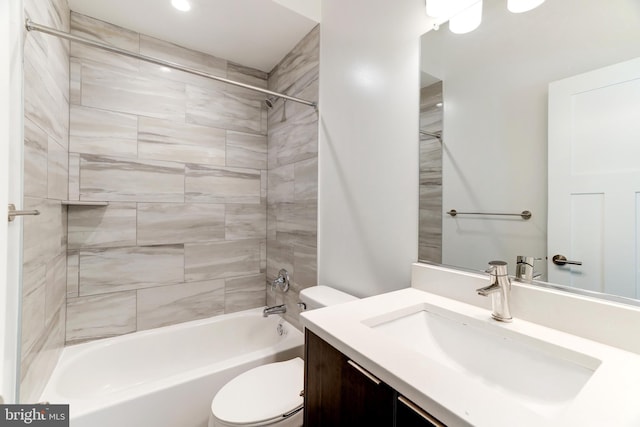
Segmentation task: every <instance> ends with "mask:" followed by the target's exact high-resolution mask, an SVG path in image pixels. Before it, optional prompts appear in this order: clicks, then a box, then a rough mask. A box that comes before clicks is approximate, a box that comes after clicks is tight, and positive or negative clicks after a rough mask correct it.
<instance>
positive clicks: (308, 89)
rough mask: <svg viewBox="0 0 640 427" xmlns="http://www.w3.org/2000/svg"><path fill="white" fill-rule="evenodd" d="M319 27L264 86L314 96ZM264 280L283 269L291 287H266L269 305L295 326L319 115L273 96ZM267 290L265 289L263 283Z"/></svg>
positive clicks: (312, 250) (312, 256)
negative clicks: (284, 309)
mask: <svg viewBox="0 0 640 427" xmlns="http://www.w3.org/2000/svg"><path fill="white" fill-rule="evenodd" d="M319 51H320V27H319V26H316V27H315V28H314V29H313V30H312V31H311V32H310V33H309V34H308V35H307V36H306V37H304V38H303V39H302V40H301V41H300V43H298V45H297V46H296V47H295V48H294V49H293V50H292V51H291V52H290V53H289V54H288V55H287V56H286V57H285V58H284V59H283V60H282V61H281V62H280V64H278V65H277V66H276V67H275V68H274V70H273V71H272V72H271V73H270V76H269V89H271V90H273V91H277V92H284V93H287V94H288V95H292V96H296V97H299V98H303V99H307V100H310V101H315V102H317V101H318V75H319V74H318V73H319V58H320V53H319ZM268 129H269V150H268V152H269V155H268V181H269V184H268V197H267V280H268V282H271V281H273V280H274V279H275V278H276V276H277V274H278V271H279V270H280V269H281V268H285V269H286V270H287V271H288V272H289V275H290V280H291V289H290V290H289V291H288V292H287V294H286V295H283V294H282V293H280V292H276V293H274V292H271V291H270V290H268V291H267V302H268V303H269V304H270V305H273V304H276V303H277V304H282V303H283V302H284V303H286V304H287V312H286V313H285V315H284V317H285V318H286V319H287V320H289V321H290V322H292V323H293V324H294V325H296V326H298V327H299V316H298V314H299V309H298V306H297V303H298V301H299V292H300V290H301V289H304V288H307V287H309V286H315V285H317V215H318V114H317V112H316V111H315V109H313V108H311V107H308V106H306V105H302V104H297V103H293V102H284V101H283V100H278V101H277V102H276V104H275V106H274V108H273V109H272V110H271V111H270V112H269V127H268ZM268 289H269V288H268Z"/></svg>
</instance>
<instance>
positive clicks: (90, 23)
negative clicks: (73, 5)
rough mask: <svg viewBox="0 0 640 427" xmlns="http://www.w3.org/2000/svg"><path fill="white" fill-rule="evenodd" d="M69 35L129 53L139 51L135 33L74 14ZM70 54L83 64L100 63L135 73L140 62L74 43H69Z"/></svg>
mask: <svg viewBox="0 0 640 427" xmlns="http://www.w3.org/2000/svg"><path fill="white" fill-rule="evenodd" d="M71 34H73V35H77V36H79V37H83V38H86V39H89V40H93V41H97V42H100V43H104V44H109V45H112V46H115V47H119V48H121V49H125V50H128V51H131V52H138V51H139V49H140V39H139V36H138V34H137V33H135V32H133V31H130V30H127V29H124V28H122V27H118V26H116V25H113V24H109V23H107V22H104V21H100V20H97V19H94V18H91V17H88V16H86V15H82V14H79V13H76V12H72V13H71ZM70 54H71V57H73V58H82V61H83V62H94V63H100V64H105V65H109V66H112V67H119V68H123V69H128V70H131V71H137V70H138V67H139V62H140V61H139V60H137V59H133V58H128V57H126V56H123V55H118V54H115V53H110V52H107V51H105V50H102V49H96V48H94V47H90V46H86V45H83V44H80V43H74V42H71V45H70Z"/></svg>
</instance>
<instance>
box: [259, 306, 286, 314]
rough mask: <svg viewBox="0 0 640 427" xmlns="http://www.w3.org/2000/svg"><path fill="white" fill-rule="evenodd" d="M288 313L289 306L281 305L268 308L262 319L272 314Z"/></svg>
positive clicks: (263, 311)
mask: <svg viewBox="0 0 640 427" xmlns="http://www.w3.org/2000/svg"><path fill="white" fill-rule="evenodd" d="M286 312H287V306H286V305H284V304H281V305H274V306H273V307H267V308H265V309H264V310H262V317H267V316H269V315H271V314H280V313H286Z"/></svg>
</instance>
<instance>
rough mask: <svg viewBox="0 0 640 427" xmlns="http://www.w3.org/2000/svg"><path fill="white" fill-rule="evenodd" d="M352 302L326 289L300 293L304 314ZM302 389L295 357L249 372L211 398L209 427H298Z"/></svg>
mask: <svg viewBox="0 0 640 427" xmlns="http://www.w3.org/2000/svg"><path fill="white" fill-rule="evenodd" d="M356 299H357V298H356V297H354V296H352V295H349V294H346V293H344V292H341V291H338V290H336V289H333V288H330V287H328V286H313V287H311V288H307V289H303V290H302V291H300V301H301V302H303V303H304V304H305V306H306V310H313V309H316V308H322V307H327V306H330V305H335V304H340V303H343V302H348V301H353V300H356ZM303 388H304V361H303V360H302V359H301V358H299V357H296V358H294V359H291V360H287V361H284V362H276V363H269V364H266V365H262V366H258V367H256V368H253V369H250V370H248V371H247V372H244V373H242V374H240V375H238V376H237V377H235V378H234V379H232V380H231V381H229V382H228V383H227V384H225V385H224V386H223V387H222V388H221V389H220V391H218V393H217V394H216V395H215V397H214V398H213V401H212V402H211V414H210V416H209V427H232V426H233V427H258V426H274V427H300V426H302V419H303V416H302V415H303V412H302V402H303V398H302V396H301V393H300V392H301V391H302V390H303Z"/></svg>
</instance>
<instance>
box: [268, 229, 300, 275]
mask: <svg viewBox="0 0 640 427" xmlns="http://www.w3.org/2000/svg"><path fill="white" fill-rule="evenodd" d="M267 256H268V257H267V283H271V282H273V280H274V279H275V278H276V277H278V272H279V271H280V269H281V268H284V269H285V270H287V271H288V272H289V275H290V276H293V275H294V274H295V271H294V269H293V261H294V260H293V246H292V245H289V244H287V243H282V242H279V241H278V240H267Z"/></svg>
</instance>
